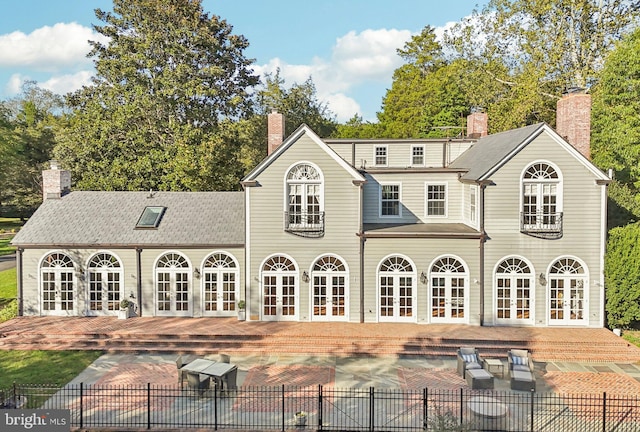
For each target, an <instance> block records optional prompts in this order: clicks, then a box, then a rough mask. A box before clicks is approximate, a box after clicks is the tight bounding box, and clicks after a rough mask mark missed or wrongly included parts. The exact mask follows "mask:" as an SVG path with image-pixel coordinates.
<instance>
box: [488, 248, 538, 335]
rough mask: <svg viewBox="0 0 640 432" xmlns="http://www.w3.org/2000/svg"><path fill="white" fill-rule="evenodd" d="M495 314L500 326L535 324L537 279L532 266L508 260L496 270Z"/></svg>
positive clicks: (517, 259)
mask: <svg viewBox="0 0 640 432" xmlns="http://www.w3.org/2000/svg"><path fill="white" fill-rule="evenodd" d="M495 281H496V288H495V295H496V303H495V308H496V309H495V314H496V323H498V324H533V322H534V320H533V311H532V305H533V292H534V291H533V289H534V287H535V279H534V276H533V272H532V271H531V268H530V266H529V265H528V264H527V263H526V262H524V261H523V260H521V259H519V258H515V257H514V258H508V259H505V260H504V261H502V262H501V263H500V264H499V265H498V267H497V269H496V279H495Z"/></svg>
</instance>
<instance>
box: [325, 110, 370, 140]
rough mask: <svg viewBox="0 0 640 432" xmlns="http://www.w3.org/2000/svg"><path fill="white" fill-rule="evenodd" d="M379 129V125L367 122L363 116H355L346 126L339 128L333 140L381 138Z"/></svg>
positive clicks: (339, 126) (341, 125)
mask: <svg viewBox="0 0 640 432" xmlns="http://www.w3.org/2000/svg"><path fill="white" fill-rule="evenodd" d="M379 129H380V127H379V124H378V123H371V122H365V121H364V120H363V118H362V117H361V116H359V115H357V114H355V115H354V116H353V117H351V118H350V119H349V121H347V122H346V123H345V124H340V125H338V126H337V128H336V132H335V133H334V134H333V135H332V138H359V139H361V138H379V137H380V136H381V134H380V132H379Z"/></svg>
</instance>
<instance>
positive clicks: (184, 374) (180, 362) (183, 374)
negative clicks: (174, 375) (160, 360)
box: [176, 355, 187, 387]
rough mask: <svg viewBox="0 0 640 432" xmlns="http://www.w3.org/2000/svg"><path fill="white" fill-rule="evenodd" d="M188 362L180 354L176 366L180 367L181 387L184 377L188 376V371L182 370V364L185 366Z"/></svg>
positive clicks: (179, 382) (179, 380)
mask: <svg viewBox="0 0 640 432" xmlns="http://www.w3.org/2000/svg"><path fill="white" fill-rule="evenodd" d="M185 364H186V362H185V361H184V360H183V359H182V356H181V355H179V356H178V358H177V359H176V368H177V369H178V384H179V385H180V387H182V386H183V383H184V379H185V378H186V377H187V371H185V370H182V366H184V365H185Z"/></svg>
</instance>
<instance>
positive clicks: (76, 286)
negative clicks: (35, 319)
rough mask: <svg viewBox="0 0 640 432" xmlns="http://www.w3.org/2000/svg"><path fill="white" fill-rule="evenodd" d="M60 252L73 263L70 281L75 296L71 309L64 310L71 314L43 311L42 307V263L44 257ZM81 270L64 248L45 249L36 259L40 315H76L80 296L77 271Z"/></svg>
mask: <svg viewBox="0 0 640 432" xmlns="http://www.w3.org/2000/svg"><path fill="white" fill-rule="evenodd" d="M54 253H57V254H62V255H65V256H67V257H69V259H70V260H71V262H72V263H73V269H72V274H73V276H72V277H73V279H72V283H73V294H74V295H75V296H76V298H75V299H74V301H73V309H72V310H71V311H66V312H71V315H69V314H65V313H64V312H65V311H56V310H54V311H53V313H51V311H46V312H45V311H44V310H43V309H42V301H43V299H42V271H43V268H42V263H43V262H44V259H45V258H46V257H48V256H49V255H51V254H54ZM80 270H81V268H80V264H79V263H78V262H77V261H76V260H75V259H73V256H72V255H71V254H70V253H69V252H68V251H66V250H63V249H50V250H48V251H46V252H45V253H44V254H43V255H42V256H41V257H40V259H39V260H38V285H37V287H38V311H39V312H40V316H77V315H78V311H79V310H80V309H79V302H80V298H79V291H78V290H79V288H80V286H79V281H80V278H79V277H78V273H79V271H80Z"/></svg>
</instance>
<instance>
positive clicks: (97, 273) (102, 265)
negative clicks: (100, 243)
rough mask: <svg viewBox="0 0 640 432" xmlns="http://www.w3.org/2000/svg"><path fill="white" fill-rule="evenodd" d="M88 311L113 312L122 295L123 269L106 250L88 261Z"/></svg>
mask: <svg viewBox="0 0 640 432" xmlns="http://www.w3.org/2000/svg"><path fill="white" fill-rule="evenodd" d="M87 273H88V280H89V286H88V289H89V313H90V314H92V315H95V314H100V313H107V312H111V313H115V311H117V310H118V309H120V300H122V298H123V296H124V292H123V289H124V287H123V286H122V284H123V271H122V265H121V263H120V261H119V260H118V258H116V257H115V256H114V255H112V254H110V253H106V252H101V253H98V254H96V255H94V256H93V257H92V258H91V260H90V261H89V265H88V269H87Z"/></svg>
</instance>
